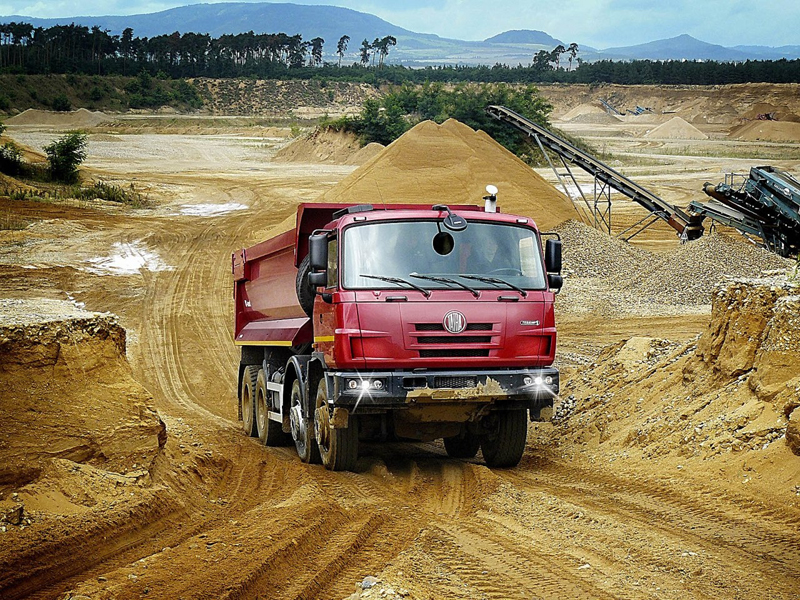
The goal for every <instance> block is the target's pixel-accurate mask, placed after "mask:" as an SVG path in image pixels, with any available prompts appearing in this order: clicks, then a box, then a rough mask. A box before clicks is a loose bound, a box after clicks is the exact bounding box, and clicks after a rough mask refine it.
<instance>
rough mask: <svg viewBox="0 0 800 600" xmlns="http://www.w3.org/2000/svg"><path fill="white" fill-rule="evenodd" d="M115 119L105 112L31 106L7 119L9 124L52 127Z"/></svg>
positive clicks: (99, 122)
mask: <svg viewBox="0 0 800 600" xmlns="http://www.w3.org/2000/svg"><path fill="white" fill-rule="evenodd" d="M113 120H114V119H113V118H112V117H110V116H108V115H107V114H105V113H104V112H101V111H91V110H87V109H85V108H79V109H78V110H73V111H70V112H57V111H52V110H38V109H35V108H29V109H28V110H25V111H23V112H21V113H20V114H18V115H16V116H13V117H11V118H10V119H8V120H7V121H6V123H7V124H9V125H47V126H50V127H53V126H55V127H93V126H95V125H101V124H103V123H108V122H110V121H113Z"/></svg>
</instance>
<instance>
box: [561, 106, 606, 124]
mask: <svg viewBox="0 0 800 600" xmlns="http://www.w3.org/2000/svg"><path fill="white" fill-rule="evenodd" d="M607 114H608V112H607V111H606V109H605V108H603V107H602V106H601V105H600V104H595V103H584V104H579V105H578V106H576V107H575V108H573V109H572V110H570V111H569V112H567V113H565V114H563V115H562V116H561V117H560V118H561V120H562V121H572V120H573V119H577V118H579V117H584V116H586V115H607ZM609 116H610V115H609Z"/></svg>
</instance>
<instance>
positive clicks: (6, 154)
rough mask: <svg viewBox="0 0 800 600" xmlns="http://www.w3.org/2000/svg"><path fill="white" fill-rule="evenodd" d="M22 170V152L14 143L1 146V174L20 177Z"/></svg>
mask: <svg viewBox="0 0 800 600" xmlns="http://www.w3.org/2000/svg"><path fill="white" fill-rule="evenodd" d="M21 168H22V151H21V150H20V149H19V147H18V146H17V145H16V144H15V143H14V142H6V143H5V144H3V145H2V146H0V173H5V174H6V175H18V174H19V172H20V170H21Z"/></svg>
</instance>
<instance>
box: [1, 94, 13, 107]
mask: <svg viewBox="0 0 800 600" xmlns="http://www.w3.org/2000/svg"><path fill="white" fill-rule="evenodd" d="M9 108H11V101H10V100H9V99H8V96H6V95H4V94H0V110H8V109H9Z"/></svg>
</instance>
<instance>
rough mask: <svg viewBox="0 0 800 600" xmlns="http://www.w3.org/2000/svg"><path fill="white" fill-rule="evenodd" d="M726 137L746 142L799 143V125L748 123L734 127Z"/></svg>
mask: <svg viewBox="0 0 800 600" xmlns="http://www.w3.org/2000/svg"><path fill="white" fill-rule="evenodd" d="M728 137H730V138H733V139H736V140H742V141H748V142H754V141H758V140H760V141H763V142H800V123H793V122H791V121H750V122H747V123H744V124H743V125H739V126H738V127H734V128H733V130H731V132H730V133H729V134H728Z"/></svg>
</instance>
